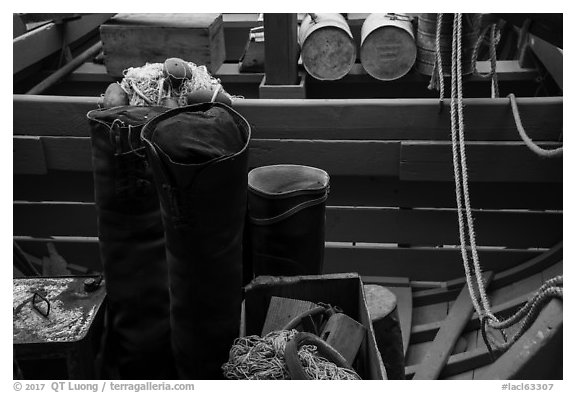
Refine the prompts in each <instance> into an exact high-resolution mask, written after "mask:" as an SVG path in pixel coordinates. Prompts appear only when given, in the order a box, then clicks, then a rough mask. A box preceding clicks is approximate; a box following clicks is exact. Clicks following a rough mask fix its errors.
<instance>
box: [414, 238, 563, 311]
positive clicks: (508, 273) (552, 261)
mask: <svg viewBox="0 0 576 393" xmlns="http://www.w3.org/2000/svg"><path fill="white" fill-rule="evenodd" d="M562 254H563V242H562V241H560V242H559V243H557V244H555V245H554V247H552V248H550V249H548V250H546V251H544V252H542V253H541V254H539V255H537V256H535V257H534V258H532V259H530V260H527V261H524V262H522V263H519V264H517V265H514V266H513V267H511V268H509V269H506V270H503V271H501V272H498V273H496V276H495V277H494V280H493V281H492V288H493V290H497V289H499V288H502V287H505V286H507V285H510V284H512V283H514V282H517V281H520V280H523V279H525V278H527V277H529V276H532V275H540V274H541V273H542V272H546V271H547V270H545V269H548V268H550V269H552V270H554V269H558V267H557V266H558V265H560V266H561V265H562ZM560 269H561V268H560ZM465 282H466V280H465V279H464V278H463V277H460V278H456V279H453V280H449V281H447V282H446V283H445V286H444V287H443V288H434V289H429V290H423V291H419V292H417V293H415V294H414V304H416V305H425V304H430V303H434V302H438V301H448V300H451V299H453V298H454V297H455V296H453V294H454V291H459V290H460V289H461V288H462V287H463V286H464V284H465Z"/></svg>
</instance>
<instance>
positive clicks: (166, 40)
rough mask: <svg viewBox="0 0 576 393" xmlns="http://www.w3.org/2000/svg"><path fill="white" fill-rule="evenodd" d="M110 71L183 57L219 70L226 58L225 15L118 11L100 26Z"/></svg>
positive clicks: (213, 70)
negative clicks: (223, 18)
mask: <svg viewBox="0 0 576 393" xmlns="http://www.w3.org/2000/svg"><path fill="white" fill-rule="evenodd" d="M100 38H101V40H102V45H103V47H104V61H105V64H106V68H107V70H108V74H110V75H111V76H114V77H120V76H122V72H123V71H124V70H125V69H127V68H129V67H140V66H143V65H144V64H146V63H163V62H164V60H166V59H167V58H170V57H179V58H181V59H184V60H186V61H192V62H194V63H196V64H197V65H205V66H206V67H207V68H208V71H210V72H211V73H215V72H216V71H218V69H219V68H220V66H221V65H222V63H223V62H224V59H225V57H226V53H225V51H226V49H225V47H224V30H223V27H222V15H221V14H117V15H116V16H114V17H113V18H111V19H110V20H109V21H108V22H107V23H105V24H103V25H102V26H101V27H100Z"/></svg>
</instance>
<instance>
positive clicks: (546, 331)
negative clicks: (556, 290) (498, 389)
mask: <svg viewBox="0 0 576 393" xmlns="http://www.w3.org/2000/svg"><path fill="white" fill-rule="evenodd" d="M562 311H563V306H562V300H559V299H553V300H552V301H551V302H550V303H548V305H546V306H545V307H544V309H543V310H542V311H541V313H540V315H539V316H538V317H537V319H536V321H534V323H533V324H532V326H531V327H530V328H529V329H528V330H527V331H526V332H525V333H524V334H523V335H522V336H521V337H520V338H519V339H518V341H517V342H515V343H514V344H513V345H512V346H511V347H510V348H509V349H508V350H507V351H506V352H505V353H504V354H503V355H502V356H500V358H498V359H497V360H496V361H495V362H494V363H493V364H492V365H491V366H490V367H489V368H488V369H487V370H486V371H485V372H484V373H483V374H482V375H480V376H479V377H478V379H498V380H502V379H557V378H559V379H562V356H559V354H561V353H562V342H563V341H562V331H563V317H562Z"/></svg>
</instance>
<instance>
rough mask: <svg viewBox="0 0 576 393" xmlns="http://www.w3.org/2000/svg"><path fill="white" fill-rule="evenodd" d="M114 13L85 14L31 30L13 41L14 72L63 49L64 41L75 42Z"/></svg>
mask: <svg viewBox="0 0 576 393" xmlns="http://www.w3.org/2000/svg"><path fill="white" fill-rule="evenodd" d="M113 15H114V14H92V15H85V16H83V17H82V18H80V19H77V20H72V21H69V22H66V23H65V24H62V25H57V24H55V23H48V24H46V25H45V26H42V27H40V28H38V29H35V30H32V31H29V32H28V33H26V34H23V35H21V36H19V37H17V38H15V39H14V41H13V51H12V53H13V54H14V57H13V67H12V71H13V73H14V74H15V73H17V72H19V71H21V70H23V69H25V68H26V67H28V66H30V65H32V64H34V63H36V62H38V61H40V60H42V59H44V58H45V57H47V56H50V55H51V54H53V53H55V52H57V51H59V50H61V49H62V42H63V36H64V40H65V41H64V42H67V43H68V44H71V43H73V42H74V41H76V40H78V39H79V38H82V37H84V36H86V35H87V34H89V33H91V32H95V31H97V29H98V27H99V26H100V25H101V24H102V23H104V22H105V21H107V20H108V19H110V17H112V16H113Z"/></svg>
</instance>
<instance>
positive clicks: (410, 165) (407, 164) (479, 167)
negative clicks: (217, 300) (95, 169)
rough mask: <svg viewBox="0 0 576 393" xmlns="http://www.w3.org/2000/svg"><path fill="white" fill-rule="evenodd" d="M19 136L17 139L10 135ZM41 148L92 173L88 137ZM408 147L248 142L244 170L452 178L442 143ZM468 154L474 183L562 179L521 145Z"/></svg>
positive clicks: (61, 163) (54, 162) (60, 166)
mask: <svg viewBox="0 0 576 393" xmlns="http://www.w3.org/2000/svg"><path fill="white" fill-rule="evenodd" d="M85 123H87V121H85ZM86 126H87V125H86ZM18 138H21V136H18V135H17V136H15V139H18ZM42 144H43V146H44V153H45V155H46V164H47V168H48V169H52V170H70V171H89V170H91V156H90V151H91V147H90V139H89V138H87V137H42ZM409 145H410V147H407V144H406V143H405V142H402V147H400V142H398V141H353V140H346V141H334V140H329V141H325V140H320V141H318V140H297V139H284V140H276V139H252V140H251V143H250V161H249V166H250V167H257V166H261V165H271V164H279V163H292V164H302V165H309V166H315V167H319V168H322V169H324V170H326V171H327V172H328V173H330V174H334V175H359V176H392V177H394V176H398V173H400V179H401V180H430V179H434V180H437V181H448V180H449V179H450V176H453V174H452V168H451V165H452V163H451V161H448V160H451V155H450V151H449V149H450V146H448V145H447V144H444V142H438V143H437V144H434V145H429V144H417V143H410V144H409ZM21 147H22V148H25V147H26V146H25V145H22V146H21ZM400 150H401V152H400ZM467 150H468V152H469V157H470V159H469V176H470V177H471V179H473V180H475V181H496V182H498V181H512V182H522V181H536V182H561V181H562V160H557V159H550V160H546V161H543V160H541V159H540V158H538V157H537V156H536V155H534V154H533V153H532V152H531V151H529V150H528V149H527V148H526V147H525V146H524V145H523V144H522V143H521V142H509V143H503V145H502V144H489V145H484V144H479V145H477V144H472V145H471V146H469V148H468V149H467ZM22 151H24V150H22ZM399 157H400V158H399ZM482 157H484V158H485V159H484V158H482ZM430 160H435V161H430ZM508 161H512V162H514V164H509V162H508ZM15 173H18V172H15Z"/></svg>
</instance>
